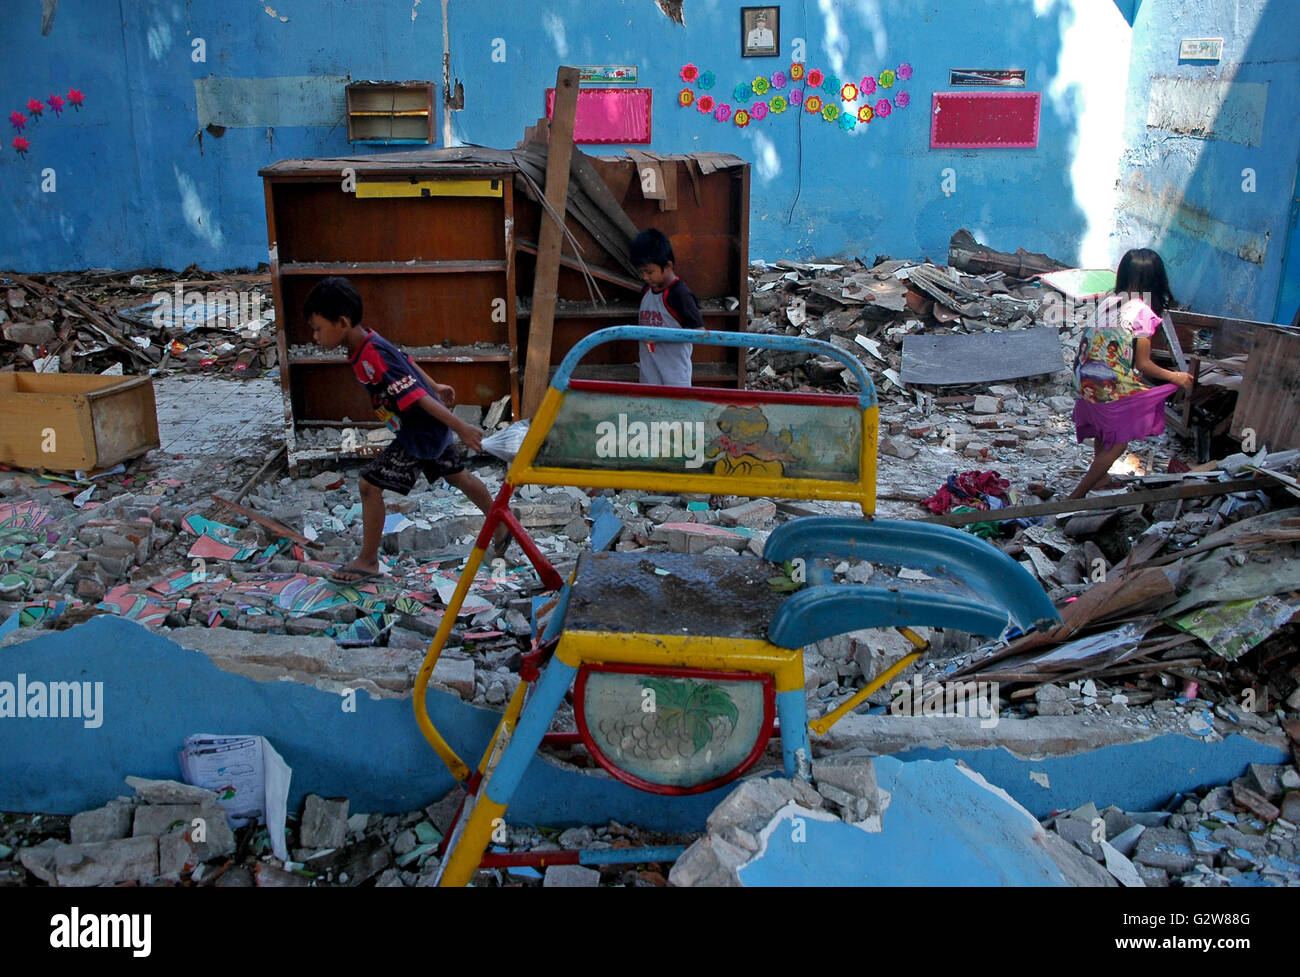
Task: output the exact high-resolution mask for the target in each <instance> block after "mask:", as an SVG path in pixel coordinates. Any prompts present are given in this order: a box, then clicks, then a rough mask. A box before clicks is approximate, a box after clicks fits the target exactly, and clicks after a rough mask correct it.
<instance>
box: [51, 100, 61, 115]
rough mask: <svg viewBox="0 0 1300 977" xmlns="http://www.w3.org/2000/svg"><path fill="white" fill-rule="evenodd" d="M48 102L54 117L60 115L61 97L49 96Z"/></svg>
mask: <svg viewBox="0 0 1300 977" xmlns="http://www.w3.org/2000/svg"><path fill="white" fill-rule="evenodd" d="M49 102H50V108H52V109H54V114H55V115H61V114H62V113H63V96H62V95H51V96H50V98H49Z"/></svg>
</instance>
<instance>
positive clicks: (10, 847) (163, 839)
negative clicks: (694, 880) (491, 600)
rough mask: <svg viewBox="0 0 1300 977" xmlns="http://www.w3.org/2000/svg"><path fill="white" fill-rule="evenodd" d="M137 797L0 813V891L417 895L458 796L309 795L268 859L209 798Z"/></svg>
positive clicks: (135, 781) (551, 844)
mask: <svg viewBox="0 0 1300 977" xmlns="http://www.w3.org/2000/svg"><path fill="white" fill-rule="evenodd" d="M127 783H128V784H129V785H130V786H131V787H132V788H133V789H134V791H135V796H133V797H131V796H123V797H118V798H116V799H114V800H112V801H110V802H109V803H108V804H106V805H104V806H103V807H100V808H96V809H93V810H89V811H84V812H82V813H79V814H74V815H72V816H71V817H66V816H58V815H40V814H37V815H21V814H5V815H0V887H5V886H15V885H28V884H41V883H44V884H46V885H57V886H101V885H124V884H129V885H145V886H178V885H179V886H186V887H188V886H213V887H216V888H241V887H243V888H247V887H252V886H256V887H265V888H286V887H303V886H347V887H355V886H363V885H373V886H376V887H403V886H407V887H423V886H429V885H433V884H434V880H435V878H436V876H437V872H438V869H439V866H440V864H441V862H440V859H439V857H438V854H437V852H438V849H439V848H440V845H441V842H442V840H443V837H444V835H445V833H446V832H447V831H448V830H449V829H450V827H451V820H452V818H453V816H454V815H455V813H456V811H457V809H458V808H459V806H460V803H461V801H462V800H463V798H464V793H463V792H462V791H460V790H459V789H457V790H454V791H452V792H451V793H450V794H448V795H447V796H446V797H444V798H443V799H442V800H440V801H438V802H436V803H434V804H430V805H428V806H427V807H425V808H424V809H423V810H417V811H410V812H407V813H405V814H392V815H383V814H365V813H355V812H352V811H351V809H350V805H349V802H348V799H347V798H345V797H344V798H323V797H319V796H317V795H315V794H308V795H307V797H306V799H305V803H304V805H303V808H302V811H301V814H300V815H299V816H297V817H292V816H291V817H290V818H289V819H288V823H287V825H286V842H287V846H288V854H289V858H288V859H287V860H281V859H279V858H277V857H276V856H275V855H274V853H273V852H272V850H271V848H272V845H271V840H270V836H269V834H268V832H267V829H266V826H265V825H261V824H258V823H256V822H251V823H250V824H248V825H245V826H242V827H239V828H237V829H232V828H231V826H230V823H229V821H228V819H227V816H226V813H225V810H224V809H223V808H222V807H221V806H220V804H219V803H218V801H217V799H216V795H215V794H214V793H213V792H212V791H209V790H204V789H202V788H199V787H192V786H190V785H188V784H183V783H180V782H177V781H165V780H145V779H143V778H139V777H128V778H127ZM691 840H693V836H678V835H665V834H659V833H654V832H647V831H644V830H642V829H639V828H635V827H630V826H627V825H621V824H618V823H617V822H610V823H609V824H607V825H604V826H600V827H591V826H581V827H576V828H568V829H564V830H561V829H550V828H541V829H538V828H531V827H524V826H513V825H512V826H511V827H510V828H509V829H508V831H507V833H506V835H505V838H504V841H503V843H501V844H494V845H493V846H492V850H493V851H507V852H508V851H525V850H527V851H543V852H545V851H550V852H562V851H563V852H573V851H577V850H583V851H598V850H601V849H611V848H623V847H629V846H633V845H636V846H641V845H656V846H657V845H680V844H685V843H688V842H690V841H691ZM668 868H669V866H668V865H666V864H662V865H661V864H658V863H652V864H649V865H640V866H635V865H623V866H619V865H612V866H607V867H605V868H604V869H603V870H597V869H594V868H587V867H584V866H580V865H571V864H563V865H550V866H548V867H546V868H545V869H543V870H538V869H533V868H528V867H522V866H516V867H511V868H508V869H495V870H483V871H480V872H479V873H478V875H477V876H476V878H475V884H476V885H480V886H481V885H492V886H533V885H542V886H544V887H548V888H549V887H557V886H558V887H584V886H595V885H600V884H606V885H629V886H663V885H666V884H667V880H666V875H665V873H666V872H667V870H668Z"/></svg>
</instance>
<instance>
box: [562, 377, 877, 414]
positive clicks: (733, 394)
mask: <svg viewBox="0 0 1300 977" xmlns="http://www.w3.org/2000/svg"><path fill="white" fill-rule="evenodd" d="M569 389H570V390H587V391H590V392H592V393H604V394H626V395H628V396H632V397H665V398H672V399H681V397H682V390H683V389H684V388H682V387H665V386H659V385H657V384H649V383H624V382H622V381H620V380H570V381H569ZM689 389H690V399H691V400H707V401H710V402H712V403H720V404H802V405H805V406H811V407H853V408H855V409H856V408H857V407H858V406H859V405H858V398H857V397H856V396H855V395H854V394H819V393H797V392H795V391H792V390H727V389H726V388H724V387H691V388H689Z"/></svg>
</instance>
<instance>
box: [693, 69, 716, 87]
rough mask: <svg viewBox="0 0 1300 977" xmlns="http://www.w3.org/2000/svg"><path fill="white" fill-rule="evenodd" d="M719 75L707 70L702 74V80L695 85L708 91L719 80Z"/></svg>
mask: <svg viewBox="0 0 1300 977" xmlns="http://www.w3.org/2000/svg"><path fill="white" fill-rule="evenodd" d="M717 80H718V76H717V75H715V74H714V73H713V72H712V71H706V72H704V73H703V74H702V75H700V80H699V81H697V82H696V83H695V87H696V88H698V89H699V90H700V91H702V92H707V91H708V90H709V89H710V88H712V87H713V86H714V84H715V83H716V82H717Z"/></svg>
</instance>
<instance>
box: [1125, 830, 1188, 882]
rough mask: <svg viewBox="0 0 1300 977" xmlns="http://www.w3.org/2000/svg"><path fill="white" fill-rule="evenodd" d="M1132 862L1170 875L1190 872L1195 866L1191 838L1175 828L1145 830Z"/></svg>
mask: <svg viewBox="0 0 1300 977" xmlns="http://www.w3.org/2000/svg"><path fill="white" fill-rule="evenodd" d="M1133 861H1134V862H1137V863H1138V864H1139V865H1147V866H1149V867H1151V868H1158V869H1161V870H1163V871H1165V872H1168V873H1169V874H1170V875H1182V874H1183V873H1184V872H1190V871H1191V870H1192V866H1193V865H1195V864H1196V858H1195V856H1194V855H1193V854H1192V842H1191V838H1189V837H1188V835H1187V832H1186V831H1179V830H1177V829H1175V828H1147V830H1146V831H1144V832H1142V837H1141V838H1139V839H1138V843H1137V850H1136V851H1134V853H1133ZM1148 884H1150V883H1148Z"/></svg>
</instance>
